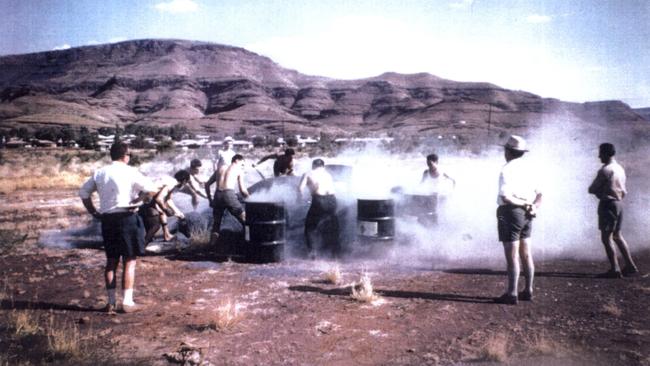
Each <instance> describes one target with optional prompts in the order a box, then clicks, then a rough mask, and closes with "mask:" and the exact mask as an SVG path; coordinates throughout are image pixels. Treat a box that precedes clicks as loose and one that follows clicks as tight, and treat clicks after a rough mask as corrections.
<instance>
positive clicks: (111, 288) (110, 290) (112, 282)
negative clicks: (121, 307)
mask: <svg viewBox="0 0 650 366" xmlns="http://www.w3.org/2000/svg"><path fill="white" fill-rule="evenodd" d="M119 263H120V258H106V267H105V268H104V280H105V282H106V293H107V295H108V304H109V305H112V306H113V307H115V303H116V301H117V300H116V297H115V288H116V287H117V281H116V272H117V266H118V265H119Z"/></svg>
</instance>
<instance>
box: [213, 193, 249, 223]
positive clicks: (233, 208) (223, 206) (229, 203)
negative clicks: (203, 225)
mask: <svg viewBox="0 0 650 366" xmlns="http://www.w3.org/2000/svg"><path fill="white" fill-rule="evenodd" d="M213 207H214V211H213V217H214V221H213V223H212V231H213V232H219V229H220V228H221V219H222V218H223V212H224V210H228V212H230V213H231V214H232V215H233V216H235V218H236V219H237V220H240V221H241V217H240V215H241V214H242V212H244V206H242V204H241V202H239V199H238V198H237V194H236V193H235V191H234V190H232V189H227V190H225V191H216V192H215V193H214V205H213Z"/></svg>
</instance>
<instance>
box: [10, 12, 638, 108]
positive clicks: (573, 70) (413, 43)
mask: <svg viewBox="0 0 650 366" xmlns="http://www.w3.org/2000/svg"><path fill="white" fill-rule="evenodd" d="M0 14H2V18H3V19H2V21H1V22H0V55H9V54H22V53H31V52H40V51H49V50H56V49H65V48H70V47H77V46H84V45H95V44H103V43H113V42H120V41H125V40H132V39H143V38H175V39H187V40H197V41H207V42H214V43H219V44H226V45H232V46H238V47H243V48H245V49H247V50H249V51H253V52H255V53H258V54H261V55H264V56H268V57H269V58H271V59H272V60H274V61H275V62H277V63H278V64H280V65H281V66H283V67H287V68H291V69H295V70H297V71H299V72H301V73H303V74H310V75H319V76H326V77H331V78H337V79H359V78H365V77H372V76H377V75H380V74H382V73H384V72H399V73H418V72H427V73H430V74H433V75H436V76H439V77H443V78H446V79H451V80H457V81H477V82H490V83H493V84H496V85H499V86H501V87H504V88H508V89H514V90H524V91H528V92H531V93H535V94H538V95H540V96H542V97H548V98H557V99H561V100H565V101H574V102H585V101H596V100H614V99H615V100H622V101H624V102H626V103H628V104H629V105H630V106H632V107H635V108H637V107H650V47H648V43H649V41H648V39H650V1H648V0H569V1H567V0H412V1H409V0H401V1H391V0H386V1H381V0H358V1H353V0H273V1H272V0H138V1H131V0H101V1H100V0H96V1H95V0H0Z"/></svg>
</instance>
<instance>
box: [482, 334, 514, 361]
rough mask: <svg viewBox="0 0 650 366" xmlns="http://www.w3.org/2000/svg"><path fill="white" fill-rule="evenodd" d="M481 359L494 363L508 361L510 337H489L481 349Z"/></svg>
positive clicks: (502, 335)
mask: <svg viewBox="0 0 650 366" xmlns="http://www.w3.org/2000/svg"><path fill="white" fill-rule="evenodd" d="M480 359H481V360H483V361H492V362H505V361H507V360H508V336H506V335H505V334H495V335H491V336H490V337H488V338H487V339H486V340H485V343H484V344H483V346H482V347H481V349H480Z"/></svg>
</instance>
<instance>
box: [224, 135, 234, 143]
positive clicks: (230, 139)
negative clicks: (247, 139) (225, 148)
mask: <svg viewBox="0 0 650 366" xmlns="http://www.w3.org/2000/svg"><path fill="white" fill-rule="evenodd" d="M223 141H224V142H226V141H230V142H232V141H233V138H232V137H230V136H226V138H224V139H223Z"/></svg>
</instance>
